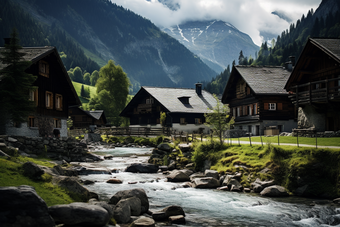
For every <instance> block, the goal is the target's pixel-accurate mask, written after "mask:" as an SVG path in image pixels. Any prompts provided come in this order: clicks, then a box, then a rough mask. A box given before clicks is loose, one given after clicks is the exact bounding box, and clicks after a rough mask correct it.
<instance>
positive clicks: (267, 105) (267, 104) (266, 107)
mask: <svg viewBox="0 0 340 227" xmlns="http://www.w3.org/2000/svg"><path fill="white" fill-rule="evenodd" d="M264 110H269V103H267V102H265V103H264Z"/></svg>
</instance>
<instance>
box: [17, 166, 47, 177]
mask: <svg viewBox="0 0 340 227" xmlns="http://www.w3.org/2000/svg"><path fill="white" fill-rule="evenodd" d="M22 169H23V170H24V175H25V176H27V177H29V178H31V179H39V178H40V177H41V175H43V174H44V173H45V172H44V170H43V169H42V168H41V167H39V166H38V165H37V164H35V163H33V162H25V163H24V164H23V165H22Z"/></svg>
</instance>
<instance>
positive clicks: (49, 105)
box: [45, 91, 53, 109]
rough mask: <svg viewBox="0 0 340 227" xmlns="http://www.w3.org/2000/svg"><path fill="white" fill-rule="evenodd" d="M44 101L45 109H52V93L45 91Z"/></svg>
mask: <svg viewBox="0 0 340 227" xmlns="http://www.w3.org/2000/svg"><path fill="white" fill-rule="evenodd" d="M45 101H46V108H47V109H53V93H52V92H49V91H46V95H45Z"/></svg>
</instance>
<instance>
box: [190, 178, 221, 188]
mask: <svg viewBox="0 0 340 227" xmlns="http://www.w3.org/2000/svg"><path fill="white" fill-rule="evenodd" d="M193 184H194V188H217V187H219V186H220V182H219V181H218V180H217V179H216V178H213V177H203V178H195V179H194V181H193Z"/></svg>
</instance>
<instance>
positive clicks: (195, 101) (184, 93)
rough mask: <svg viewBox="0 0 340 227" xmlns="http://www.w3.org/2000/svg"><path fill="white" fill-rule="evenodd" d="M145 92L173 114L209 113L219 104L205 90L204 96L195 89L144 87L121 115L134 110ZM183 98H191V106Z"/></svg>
mask: <svg viewBox="0 0 340 227" xmlns="http://www.w3.org/2000/svg"><path fill="white" fill-rule="evenodd" d="M144 92H146V93H148V94H149V95H150V96H152V97H153V98H154V99H155V100H157V101H158V102H159V103H160V104H161V105H162V106H163V107H164V108H165V109H166V110H167V111H168V112H173V113H209V112H211V109H213V108H214V107H215V106H216V104H217V102H216V99H215V98H214V96H213V95H212V94H210V93H209V92H207V91H204V90H202V95H198V94H197V93H196V90H195V89H187V88H164V87H148V86H143V87H141V89H140V90H139V91H138V93H137V94H136V95H135V96H134V97H133V99H132V100H131V101H130V102H129V104H128V105H127V106H126V107H125V109H124V110H123V111H122V112H121V114H120V115H121V116H123V115H124V114H125V113H126V112H127V110H128V109H130V108H134V105H136V104H138V102H137V101H136V100H137V99H139V96H141V95H142V94H143V93H144ZM183 97H187V98H189V104H184V103H182V102H181V100H180V98H183Z"/></svg>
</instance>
